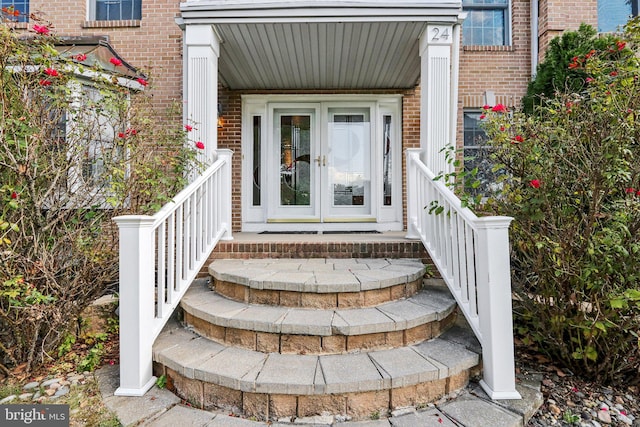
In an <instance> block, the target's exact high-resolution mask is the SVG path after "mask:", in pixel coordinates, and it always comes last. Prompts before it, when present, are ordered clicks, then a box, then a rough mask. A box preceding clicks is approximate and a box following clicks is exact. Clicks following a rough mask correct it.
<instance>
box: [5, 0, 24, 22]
mask: <svg viewBox="0 0 640 427" xmlns="http://www.w3.org/2000/svg"><path fill="white" fill-rule="evenodd" d="M0 5H2V8H3V9H4V8H11V7H13V10H15V11H18V12H20V14H19V15H18V16H16V17H15V19H14V22H15V21H17V22H27V21H28V16H29V0H0Z"/></svg>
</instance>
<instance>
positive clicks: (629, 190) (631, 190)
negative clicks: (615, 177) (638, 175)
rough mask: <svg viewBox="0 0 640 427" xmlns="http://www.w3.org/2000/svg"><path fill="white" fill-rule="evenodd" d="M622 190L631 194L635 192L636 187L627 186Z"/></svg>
mask: <svg viewBox="0 0 640 427" xmlns="http://www.w3.org/2000/svg"><path fill="white" fill-rule="evenodd" d="M624 191H625V193H627V194H633V193H635V192H636V189H635V188H632V187H629V188H626V189H625V190H624Z"/></svg>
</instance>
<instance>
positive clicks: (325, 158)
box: [318, 156, 327, 166]
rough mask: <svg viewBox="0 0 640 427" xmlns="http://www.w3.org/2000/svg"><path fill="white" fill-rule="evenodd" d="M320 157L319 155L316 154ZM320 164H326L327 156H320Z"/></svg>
mask: <svg viewBox="0 0 640 427" xmlns="http://www.w3.org/2000/svg"><path fill="white" fill-rule="evenodd" d="M318 158H320V156H318ZM322 166H327V156H322Z"/></svg>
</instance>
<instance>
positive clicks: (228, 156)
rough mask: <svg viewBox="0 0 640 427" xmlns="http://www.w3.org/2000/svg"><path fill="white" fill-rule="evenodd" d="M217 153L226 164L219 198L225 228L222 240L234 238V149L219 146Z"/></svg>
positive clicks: (219, 158) (223, 168)
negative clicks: (232, 182)
mask: <svg viewBox="0 0 640 427" xmlns="http://www.w3.org/2000/svg"><path fill="white" fill-rule="evenodd" d="M216 154H217V155H218V160H224V166H223V167H222V193H221V194H220V198H219V199H218V202H219V203H221V204H222V206H221V208H222V219H221V221H222V225H223V227H224V228H225V232H224V235H223V236H222V240H233V235H232V234H231V229H232V226H233V224H232V214H231V211H232V207H231V202H232V199H231V176H232V168H231V165H232V163H231V160H232V157H233V151H232V150H229V149H226V148H218V149H217V150H216Z"/></svg>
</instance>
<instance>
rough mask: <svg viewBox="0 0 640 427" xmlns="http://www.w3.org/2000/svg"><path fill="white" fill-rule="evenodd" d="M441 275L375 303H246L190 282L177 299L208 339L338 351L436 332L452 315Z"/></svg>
mask: <svg viewBox="0 0 640 427" xmlns="http://www.w3.org/2000/svg"><path fill="white" fill-rule="evenodd" d="M441 282H442V281H441V280H435V281H434V280H431V281H430V282H429V284H427V285H426V286H425V287H424V288H423V289H422V290H421V291H420V292H419V293H418V294H416V295H413V296H412V297H410V298H407V299H402V300H398V301H393V302H387V303H383V304H380V305H377V306H375V307H368V308H351V309H308V308H290V307H280V306H264V305H256V304H247V303H243V302H238V301H234V300H230V299H228V298H225V297H224V296H221V295H219V294H217V293H216V292H212V291H211V290H210V289H209V288H208V286H207V285H206V283H205V282H204V281H197V282H196V283H194V284H193V285H192V286H191V288H190V289H189V291H187V293H186V294H185V296H184V297H183V299H182V302H181V307H182V309H183V310H184V321H185V323H186V324H187V325H189V326H191V327H193V328H195V330H196V331H197V332H198V333H199V334H201V335H204V336H206V337H208V338H210V339H212V340H214V341H217V342H221V343H227V344H232V345H238V346H241V347H243V348H247V349H251V350H256V351H265V352H279V353H306V354H309V353H312V354H329V353H344V352H351V351H357V350H362V349H381V348H390V347H399V346H404V345H408V344H414V343H417V342H421V341H424V340H427V339H430V338H432V337H436V336H438V335H440V333H441V332H442V331H444V330H445V329H446V328H447V327H448V326H449V325H450V324H451V323H452V322H453V320H454V319H455V313H454V310H455V307H456V304H455V300H454V299H453V297H452V296H451V294H450V293H449V291H448V290H447V288H446V286H445V285H444V284H443V283H442V284H440V285H438V284H437V283H441Z"/></svg>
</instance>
